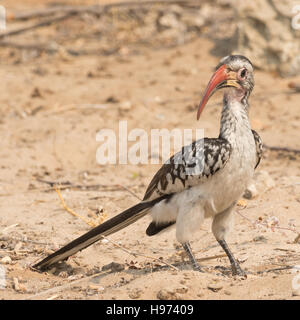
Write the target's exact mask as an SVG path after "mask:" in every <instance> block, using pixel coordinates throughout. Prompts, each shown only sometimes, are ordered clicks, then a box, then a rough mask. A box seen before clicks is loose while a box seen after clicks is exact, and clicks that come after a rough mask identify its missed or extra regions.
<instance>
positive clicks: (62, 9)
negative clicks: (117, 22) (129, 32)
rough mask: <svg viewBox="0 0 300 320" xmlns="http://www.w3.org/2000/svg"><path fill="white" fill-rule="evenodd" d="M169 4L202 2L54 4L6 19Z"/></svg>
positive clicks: (169, 0)
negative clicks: (50, 6)
mask: <svg viewBox="0 0 300 320" xmlns="http://www.w3.org/2000/svg"><path fill="white" fill-rule="evenodd" d="M157 4H160V5H170V4H177V5H180V6H187V7H190V6H193V7H199V6H201V5H202V4H203V2H202V3H201V2H200V1H197V0H152V1H151V0H146V1H128V2H124V1H123V2H116V3H109V4H104V5H88V6H55V7H52V8H44V9H38V10H34V11H28V12H16V13H10V14H8V20H12V21H17V20H29V19H33V18H42V17H47V16H51V15H55V14H57V13H67V14H72V15H75V14H82V13H91V14H96V15H99V14H102V13H103V12H104V11H108V10H110V9H112V8H117V7H119V8H121V7H123V8H127V7H144V6H152V5H157Z"/></svg>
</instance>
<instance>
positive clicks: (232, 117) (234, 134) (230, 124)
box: [220, 92, 251, 143]
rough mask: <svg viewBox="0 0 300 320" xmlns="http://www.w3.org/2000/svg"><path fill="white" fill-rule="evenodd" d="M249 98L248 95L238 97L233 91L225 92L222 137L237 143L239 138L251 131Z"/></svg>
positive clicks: (221, 127)
mask: <svg viewBox="0 0 300 320" xmlns="http://www.w3.org/2000/svg"><path fill="white" fill-rule="evenodd" d="M247 98H248V97H246V96H242V97H237V96H235V95H233V94H232V93H231V92H227V93H225V94H224V98H223V110H222V116H221V125H220V138H223V139H226V140H227V141H229V142H230V143H236V142H237V139H240V138H241V137H243V136H245V135H248V134H249V132H251V126H250V122H249V117H248V109H249V105H248V99H247Z"/></svg>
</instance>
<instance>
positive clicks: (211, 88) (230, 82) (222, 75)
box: [197, 64, 240, 120]
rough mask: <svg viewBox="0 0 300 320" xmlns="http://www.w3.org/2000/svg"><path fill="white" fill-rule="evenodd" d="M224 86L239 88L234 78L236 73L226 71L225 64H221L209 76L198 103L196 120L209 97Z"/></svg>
mask: <svg viewBox="0 0 300 320" xmlns="http://www.w3.org/2000/svg"><path fill="white" fill-rule="evenodd" d="M225 87H236V88H240V85H239V83H238V82H237V79H236V73H235V72H233V71H229V72H228V71H227V67H226V65H225V64H224V65H222V66H221V67H220V68H219V69H218V70H217V71H216V72H215V73H214V74H213V75H212V77H211V79H210V80H209V83H208V85H207V87H206V89H205V91H204V95H203V98H202V100H201V102H200V104H199V107H198V112H197V120H199V118H200V115H201V113H202V111H203V109H204V107H205V105H206V104H207V101H208V100H209V98H210V97H211V96H212V95H213V94H214V93H215V92H216V91H217V90H218V89H221V88H225Z"/></svg>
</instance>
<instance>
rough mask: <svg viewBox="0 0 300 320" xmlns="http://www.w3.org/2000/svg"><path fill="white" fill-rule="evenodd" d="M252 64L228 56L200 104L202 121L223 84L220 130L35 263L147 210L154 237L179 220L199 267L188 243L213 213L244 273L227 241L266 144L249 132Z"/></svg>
mask: <svg viewBox="0 0 300 320" xmlns="http://www.w3.org/2000/svg"><path fill="white" fill-rule="evenodd" d="M253 86H254V80H253V66H252V64H251V62H250V61H249V60H248V59H247V58H245V57H243V56H240V55H232V56H227V57H224V58H223V59H222V60H221V61H220V63H219V64H218V66H217V67H216V71H215V73H214V74H213V76H212V78H211V79H210V81H209V83H208V85H207V88H206V90H205V92H204V95H203V98H202V101H201V102H200V105H199V109H198V113H197V119H199V117H200V114H201V112H202V111H203V109H204V107H205V105H206V103H207V101H208V99H209V98H210V97H211V95H212V94H213V93H214V92H215V91H216V90H218V89H221V88H225V93H224V98H223V110H222V116H221V126H220V134H219V137H218V138H204V139H200V140H197V141H195V142H193V143H192V144H191V145H189V146H186V147H183V148H182V150H181V151H180V152H178V153H176V154H175V155H174V156H172V157H171V158H170V159H169V161H167V162H166V163H165V164H164V165H163V166H162V167H161V168H160V170H159V171H158V172H157V173H156V175H155V176H154V177H153V179H152V181H151V183H150V184H149V186H148V188H147V191H146V193H145V196H144V198H143V200H142V201H141V202H140V203H138V204H137V205H135V206H133V207H131V208H129V209H127V210H125V211H123V212H122V213H120V214H119V215H117V216H115V217H113V218H112V219H110V220H108V221H106V222H104V223H102V224H101V225H99V226H97V227H95V228H93V229H92V230H90V231H89V232H87V233H85V234H84V235H82V236H81V237H79V238H77V239H75V240H73V241H72V242H70V243H68V244H67V245H65V246H64V247H62V248H61V249H59V250H58V251H56V252H54V253H53V254H51V255H49V256H48V257H46V258H45V259H44V260H42V261H41V262H39V263H37V264H36V265H34V266H33V267H34V268H37V269H40V270H45V269H47V268H49V267H50V266H52V265H53V264H55V263H57V262H58V261H62V260H65V259H67V258H68V257H69V256H71V255H73V254H75V253H76V252H78V251H80V250H82V249H84V248H86V247H88V246H90V245H91V244H93V243H94V242H96V241H98V240H100V239H101V238H102V237H103V236H108V235H110V234H112V233H114V232H116V231H119V230H121V229H123V228H124V227H126V226H128V225H130V224H132V223H133V222H135V221H137V220H138V219H140V218H141V217H143V216H145V215H146V214H151V216H152V222H151V223H150V225H149V226H148V228H147V230H146V234H147V235H148V236H153V235H155V234H157V233H159V232H160V231H162V230H163V229H165V228H167V227H169V226H171V225H173V224H175V223H176V237H177V240H178V241H179V242H180V243H181V244H182V246H183V248H184V249H185V251H186V253H187V255H188V256H189V259H190V261H191V263H192V266H193V268H194V269H195V270H199V271H201V267H200V266H199V265H198V263H197V262H196V260H195V258H194V255H193V253H192V250H191V247H190V244H189V241H190V239H191V236H192V234H193V232H195V231H197V230H199V228H200V226H201V223H202V222H203V220H204V218H207V217H212V218H213V221H212V232H213V234H214V236H215V237H216V239H217V241H218V242H219V244H220V245H221V247H222V248H223V249H224V251H225V252H226V254H227V256H228V258H229V260H230V264H231V267H232V273H233V274H238V275H243V274H244V273H243V271H242V269H241V268H240V266H239V263H238V261H237V260H236V259H235V258H234V256H233V254H232V253H231V251H230V250H229V248H228V246H227V243H226V241H225V236H226V235H227V234H228V231H229V229H230V226H231V224H232V223H231V217H232V212H233V209H234V207H235V204H236V202H237V200H238V199H239V198H240V197H241V196H242V194H243V192H244V191H245V189H246V187H247V186H248V184H249V183H250V181H251V178H252V177H253V174H254V170H255V168H256V167H257V165H258V164H259V162H260V158H261V152H262V143H261V139H260V137H259V135H258V134H257V133H256V132H255V131H253V130H251V127H250V122H249V116H248V111H249V104H248V97H249V95H250V93H251V91H252V89H253Z"/></svg>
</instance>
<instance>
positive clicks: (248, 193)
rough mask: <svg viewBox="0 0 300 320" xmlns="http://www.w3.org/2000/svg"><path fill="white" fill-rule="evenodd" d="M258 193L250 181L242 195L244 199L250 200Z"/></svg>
mask: <svg viewBox="0 0 300 320" xmlns="http://www.w3.org/2000/svg"><path fill="white" fill-rule="evenodd" d="M257 195H258V191H257V189H256V186H255V184H254V183H251V184H250V185H249V186H248V187H247V189H246V190H245V192H244V195H243V197H244V198H245V199H248V200H251V199H253V198H255V197H256V196H257Z"/></svg>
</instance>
